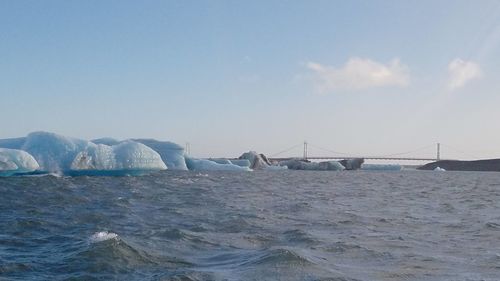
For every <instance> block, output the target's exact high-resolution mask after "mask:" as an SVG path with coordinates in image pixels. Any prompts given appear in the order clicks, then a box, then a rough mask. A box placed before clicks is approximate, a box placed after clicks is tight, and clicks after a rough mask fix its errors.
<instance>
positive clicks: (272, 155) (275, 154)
mask: <svg viewBox="0 0 500 281" xmlns="http://www.w3.org/2000/svg"><path fill="white" fill-rule="evenodd" d="M302 145H303V143H299V144H296V145H294V146H292V147H289V148H287V149H285V150H282V151H280V152H277V153H274V154H271V155H269V157H270V158H273V157H275V156H278V155H280V154H283V153H285V152H288V151H290V150H292V149H295V148H298V147H299V146H302Z"/></svg>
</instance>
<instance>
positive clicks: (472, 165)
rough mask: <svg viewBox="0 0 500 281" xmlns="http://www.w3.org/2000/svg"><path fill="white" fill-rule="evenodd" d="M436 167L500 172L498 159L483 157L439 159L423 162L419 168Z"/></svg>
mask: <svg viewBox="0 0 500 281" xmlns="http://www.w3.org/2000/svg"><path fill="white" fill-rule="evenodd" d="M436 167H440V168H443V169H445V170H447V171H483V172H500V159H485V160H475V161H459V160H441V161H436V162H432V163H429V164H425V165H424V166H422V167H419V168H418V169H419V170H434V169H435V168H436Z"/></svg>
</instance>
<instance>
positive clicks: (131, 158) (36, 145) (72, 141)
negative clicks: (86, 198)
mask: <svg viewBox="0 0 500 281" xmlns="http://www.w3.org/2000/svg"><path fill="white" fill-rule="evenodd" d="M101 140H103V139H101ZM106 140H107V142H108V143H110V139H106ZM0 147H9V148H17V149H19V150H22V151H23V152H24V153H26V154H28V155H30V156H31V157H32V158H34V159H33V160H36V161H35V163H37V164H36V165H37V168H36V169H35V170H39V171H41V172H49V173H53V172H55V173H63V174H68V175H82V174H85V175H87V174H89V175H123V174H140V173H143V172H147V171H157V170H165V169H167V166H166V165H165V163H164V162H163V161H162V159H161V156H160V155H159V154H158V153H157V152H156V151H154V150H153V149H151V148H149V147H147V146H146V145H143V144H141V143H138V142H134V141H125V142H119V143H117V144H115V145H106V144H95V143H93V142H90V141H86V140H81V139H76V138H69V137H65V136H61V135H58V134H54V133H48V132H34V133H30V134H29V135H28V136H27V137H25V138H17V139H4V140H0ZM23 155H24V154H23ZM23 157H24V156H23ZM4 158H5V157H4ZM4 160H5V159H4ZM4 162H5V163H6V164H2V167H4V168H2V169H7V168H8V169H9V170H10V169H12V168H13V167H14V166H13V164H12V163H14V164H16V163H15V162H13V161H4ZM11 162H12V163H11ZM7 163H8V164H7ZM16 165H18V164H16ZM18 166H19V165H18ZM30 167H33V165H31V166H30Z"/></svg>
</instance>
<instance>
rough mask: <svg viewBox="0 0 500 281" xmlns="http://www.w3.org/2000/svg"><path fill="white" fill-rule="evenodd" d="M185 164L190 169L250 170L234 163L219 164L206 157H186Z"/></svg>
mask: <svg viewBox="0 0 500 281" xmlns="http://www.w3.org/2000/svg"><path fill="white" fill-rule="evenodd" d="M185 159H186V165H187V167H188V169H189V170H191V171H251V169H250V168H248V167H242V166H238V165H234V164H231V163H229V164H219V163H217V162H215V161H211V160H207V159H196V158H191V157H186V158H185Z"/></svg>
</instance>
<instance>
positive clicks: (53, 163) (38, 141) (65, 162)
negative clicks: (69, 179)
mask: <svg viewBox="0 0 500 281" xmlns="http://www.w3.org/2000/svg"><path fill="white" fill-rule="evenodd" d="M91 144H92V143H91V142H88V141H85V140H80V139H75V138H69V137H65V136H61V135H57V134H54V133H48V132H35V133H31V134H29V135H28V136H27V137H26V141H25V142H24V144H23V145H22V147H21V149H22V150H24V151H26V152H28V153H29V154H31V155H32V156H33V157H34V158H35V159H36V161H37V162H38V164H39V165H40V170H42V171H44V172H65V171H68V170H70V168H71V164H72V163H73V160H74V159H75V156H76V155H77V154H78V153H79V152H80V151H83V150H85V149H86V148H87V147H88V146H90V145H91Z"/></svg>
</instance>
